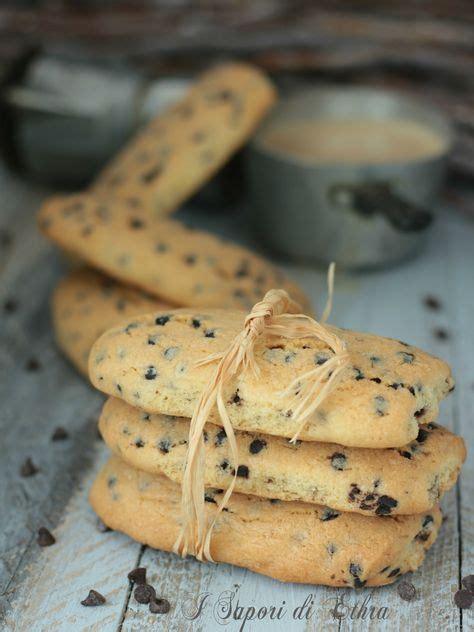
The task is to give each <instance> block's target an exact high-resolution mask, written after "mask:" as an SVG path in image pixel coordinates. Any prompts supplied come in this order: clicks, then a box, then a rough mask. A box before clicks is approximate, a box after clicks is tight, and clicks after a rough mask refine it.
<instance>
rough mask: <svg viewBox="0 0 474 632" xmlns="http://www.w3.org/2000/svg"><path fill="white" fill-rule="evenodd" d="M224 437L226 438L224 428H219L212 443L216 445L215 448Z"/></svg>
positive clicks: (220, 443)
mask: <svg viewBox="0 0 474 632" xmlns="http://www.w3.org/2000/svg"><path fill="white" fill-rule="evenodd" d="M225 439H227V433H226V431H225V430H219V432H218V433H217V434H216V438H215V441H214V445H215V446H216V448H219V447H220V446H221V445H222V443H223V442H224V441H225Z"/></svg>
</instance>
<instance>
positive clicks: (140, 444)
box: [135, 439, 145, 448]
mask: <svg viewBox="0 0 474 632" xmlns="http://www.w3.org/2000/svg"><path fill="white" fill-rule="evenodd" d="M135 447H136V448H144V447H145V443H144V442H143V439H137V440H136V441H135Z"/></svg>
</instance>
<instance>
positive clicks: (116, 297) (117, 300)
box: [52, 269, 167, 376]
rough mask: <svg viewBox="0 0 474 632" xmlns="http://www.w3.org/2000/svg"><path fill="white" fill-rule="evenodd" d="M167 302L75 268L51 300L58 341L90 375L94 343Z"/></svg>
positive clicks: (63, 350) (104, 277)
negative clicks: (105, 334) (128, 321)
mask: <svg viewBox="0 0 474 632" xmlns="http://www.w3.org/2000/svg"><path fill="white" fill-rule="evenodd" d="M166 308H167V305H166V304H165V303H163V302H161V301H159V300H157V299H156V298H152V297H150V296H148V295H146V294H145V293H144V292H141V291H140V290H135V289H133V288H130V287H126V286H124V285H120V284H119V283H117V282H116V281H114V280H112V279H109V278H108V277H106V276H104V275H102V274H100V273H99V272H95V271H94V270H90V269H82V270H76V271H74V272H72V273H71V274H69V275H68V276H67V277H65V278H64V279H62V281H60V282H59V284H58V286H57V287H56V289H55V291H54V294H53V300H52V313H53V325H54V333H55V337H56V342H57V344H58V346H59V348H60V349H61V350H62V352H63V353H64V355H65V356H66V357H67V358H69V360H70V361H71V362H72V363H73V364H74V365H75V366H76V368H77V369H78V370H79V371H80V372H81V373H83V374H84V375H86V376H87V375H88V371H87V360H88V357H89V352H90V350H91V347H92V345H93V344H94V342H95V341H96V340H97V338H99V336H101V335H102V334H103V333H104V331H107V329H110V328H111V327H113V326H114V325H116V324H118V323H119V322H121V321H123V320H126V319H129V318H133V317H134V316H136V315H138V314H144V313H146V312H151V311H154V310H157V309H166Z"/></svg>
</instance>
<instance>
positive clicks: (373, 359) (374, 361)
mask: <svg viewBox="0 0 474 632" xmlns="http://www.w3.org/2000/svg"><path fill="white" fill-rule="evenodd" d="M369 360H370V364H371V365H372V368H373V367H374V366H375V365H376V364H380V362H381V359H380V358H379V357H378V356H370V358H369Z"/></svg>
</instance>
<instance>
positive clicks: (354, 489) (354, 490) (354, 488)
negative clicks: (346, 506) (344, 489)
mask: <svg viewBox="0 0 474 632" xmlns="http://www.w3.org/2000/svg"><path fill="white" fill-rule="evenodd" d="M360 493H361V491H360V488H359V486H358V485H356V484H355V483H351V489H350V491H349V500H352V501H354V500H356V497H357V496H360Z"/></svg>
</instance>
